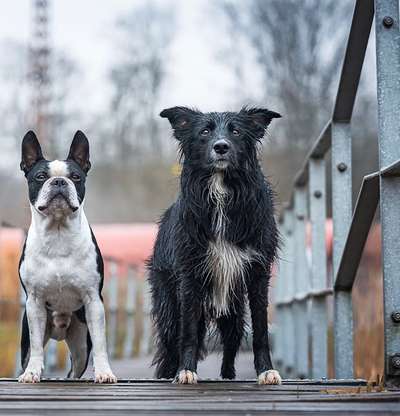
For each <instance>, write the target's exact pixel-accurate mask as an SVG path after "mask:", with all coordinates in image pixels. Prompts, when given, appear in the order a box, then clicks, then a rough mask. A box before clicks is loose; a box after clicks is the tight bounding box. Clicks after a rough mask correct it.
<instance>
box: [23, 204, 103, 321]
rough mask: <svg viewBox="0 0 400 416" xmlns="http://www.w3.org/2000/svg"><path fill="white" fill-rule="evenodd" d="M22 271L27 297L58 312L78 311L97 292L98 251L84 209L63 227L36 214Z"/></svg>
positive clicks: (98, 279)
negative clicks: (54, 224) (50, 223)
mask: <svg viewBox="0 0 400 416" xmlns="http://www.w3.org/2000/svg"><path fill="white" fill-rule="evenodd" d="M20 274H21V280H22V282H23V284H24V286H25V289H26V291H27V294H28V296H34V297H35V298H36V299H38V300H39V301H40V302H43V303H47V304H48V305H50V309H52V310H55V311H58V312H66V313H69V312H72V311H74V310H77V309H79V308H80V307H81V306H82V304H83V300H84V299H85V298H86V297H87V296H90V294H91V293H93V291H96V292H97V293H98V287H99V281H100V276H99V274H98V272H97V261H96V250H95V246H94V244H93V241H92V238H91V233H90V228H89V224H88V222H87V219H86V217H85V214H84V212H83V210H81V209H80V210H79V212H78V213H77V215H76V216H75V217H74V218H73V219H71V220H70V221H68V222H67V223H66V224H64V225H63V226H61V227H57V226H50V227H49V224H46V223H45V219H43V218H40V217H38V214H37V213H33V216H32V224H31V227H30V229H29V233H28V237H27V240H26V246H25V256H24V260H23V262H22V264H21V268H20Z"/></svg>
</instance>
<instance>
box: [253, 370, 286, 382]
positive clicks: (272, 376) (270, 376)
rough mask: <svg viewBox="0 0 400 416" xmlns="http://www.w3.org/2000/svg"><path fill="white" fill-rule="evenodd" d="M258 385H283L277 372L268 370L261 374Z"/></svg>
mask: <svg viewBox="0 0 400 416" xmlns="http://www.w3.org/2000/svg"><path fill="white" fill-rule="evenodd" d="M258 384H282V379H281V376H280V375H279V373H278V372H277V371H276V370H268V371H264V372H262V373H261V374H259V376H258Z"/></svg>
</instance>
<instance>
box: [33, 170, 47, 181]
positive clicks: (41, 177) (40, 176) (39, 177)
mask: <svg viewBox="0 0 400 416" xmlns="http://www.w3.org/2000/svg"><path fill="white" fill-rule="evenodd" d="M35 179H37V180H38V181H45V180H46V179H47V173H45V172H39V173H38V174H37V175H36V176H35Z"/></svg>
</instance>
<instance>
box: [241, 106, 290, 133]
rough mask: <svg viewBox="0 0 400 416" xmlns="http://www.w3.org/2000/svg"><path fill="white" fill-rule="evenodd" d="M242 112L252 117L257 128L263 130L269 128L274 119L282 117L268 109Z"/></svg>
mask: <svg viewBox="0 0 400 416" xmlns="http://www.w3.org/2000/svg"><path fill="white" fill-rule="evenodd" d="M241 112H242V113H245V114H246V115H247V116H248V117H250V119H251V120H252V122H253V123H254V125H255V126H256V127H258V128H260V129H263V130H265V129H266V128H267V127H268V126H269V124H270V123H271V120H272V119H273V118H280V117H282V116H281V115H280V114H279V113H276V112H275V111H270V110H267V109H266V108H243V109H242V110H241Z"/></svg>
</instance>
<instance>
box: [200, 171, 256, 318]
mask: <svg viewBox="0 0 400 416" xmlns="http://www.w3.org/2000/svg"><path fill="white" fill-rule="evenodd" d="M209 195H210V199H211V202H212V203H213V212H212V227H213V233H214V236H215V240H214V241H210V242H209V244H208V250H207V254H206V273H207V275H208V276H209V277H210V279H211V282H212V306H213V309H214V311H215V313H216V315H217V317H218V316H221V315H226V314H228V313H229V308H230V306H231V304H232V300H233V298H234V297H237V296H244V293H239V292H243V291H244V284H245V276H246V272H247V269H248V266H249V265H250V263H251V261H252V259H253V258H254V256H255V255H256V253H255V252H254V251H253V250H251V249H250V248H247V249H245V250H243V249H241V248H239V247H238V246H236V245H235V244H233V243H231V242H229V241H227V240H226V238H225V233H226V229H227V227H228V226H229V225H230V220H229V219H228V217H227V215H226V211H225V210H226V203H227V200H228V198H229V191H228V190H227V189H226V188H225V186H224V183H223V177H222V175H221V174H215V175H213V177H212V178H211V180H210V194H209Z"/></svg>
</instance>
